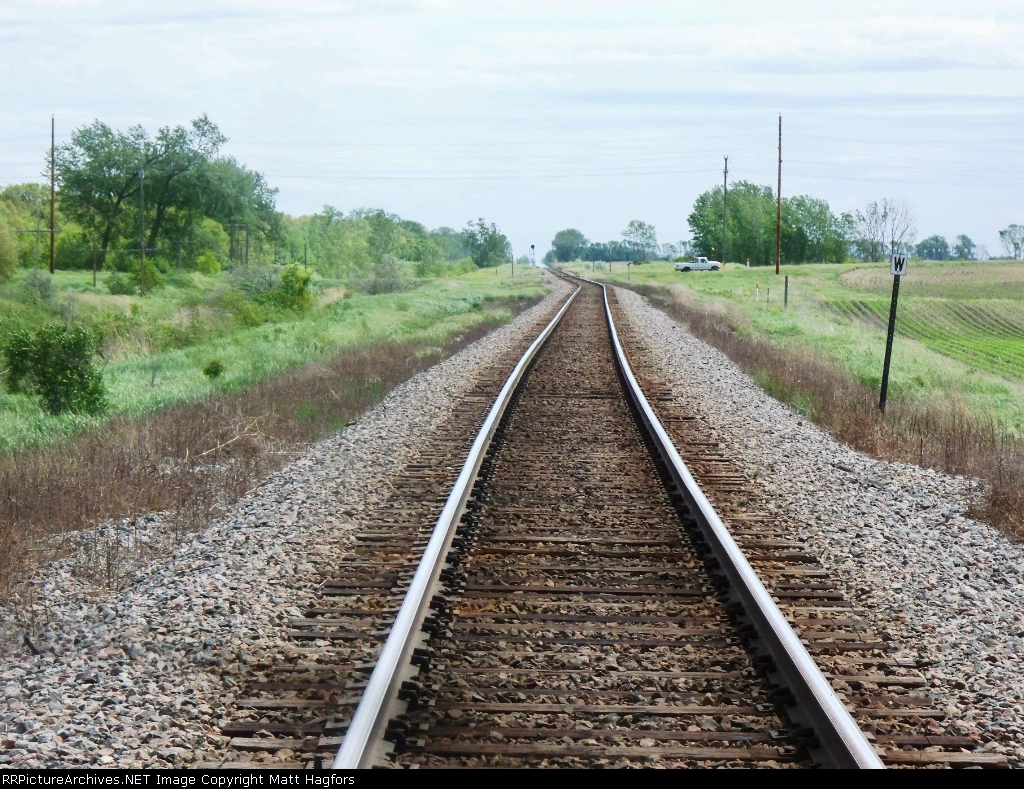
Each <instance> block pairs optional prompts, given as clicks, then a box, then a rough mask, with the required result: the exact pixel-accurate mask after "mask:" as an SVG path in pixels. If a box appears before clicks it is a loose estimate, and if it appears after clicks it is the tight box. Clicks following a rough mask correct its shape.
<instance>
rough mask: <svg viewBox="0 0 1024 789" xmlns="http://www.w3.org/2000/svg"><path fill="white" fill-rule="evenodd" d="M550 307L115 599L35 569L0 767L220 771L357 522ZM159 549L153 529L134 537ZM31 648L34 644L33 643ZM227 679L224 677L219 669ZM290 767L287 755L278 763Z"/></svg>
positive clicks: (405, 397)
mask: <svg viewBox="0 0 1024 789" xmlns="http://www.w3.org/2000/svg"><path fill="white" fill-rule="evenodd" d="M552 284H554V286H555V289H554V292H553V293H552V295H550V296H549V297H548V298H547V299H545V300H544V301H543V302H541V303H540V304H538V305H537V306H536V307H534V308H532V309H530V310H527V311H526V312H524V313H522V314H521V315H520V316H519V317H518V318H517V319H516V320H515V321H514V322H513V323H511V324H508V325H507V326H504V327H502V328H500V329H497V330H495V331H494V332H492V333H491V334H489V335H487V336H486V337H485V338H483V339H482V340H480V341H478V342H477V343H474V344H473V345H471V346H470V347H468V348H466V349H464V350H463V351H461V352H460V353H458V354H457V355H455V356H453V357H451V358H450V359H448V360H446V361H444V362H442V363H440V364H438V365H436V366H434V367H432V368H430V369H429V370H427V371H425V372H423V373H421V374H419V375H417V376H415V377H414V378H412V379H410V380H409V381H408V382H406V383H405V384H402V385H400V386H399V387H397V388H396V389H395V390H393V391H392V392H391V394H389V395H388V396H387V397H386V398H385V399H384V400H383V402H381V403H380V404H379V405H378V406H376V407H375V408H373V409H372V410H370V411H369V412H367V413H366V414H364V415H363V416H362V417H360V419H359V421H358V422H357V423H355V424H353V425H351V426H350V427H348V428H347V429H346V430H345V431H344V432H342V433H339V434H337V435H336V436H334V437H332V438H330V439H328V440H326V441H323V442H321V443H319V444H317V445H316V446H315V447H313V448H312V449H311V450H310V451H308V452H306V453H305V454H303V455H302V456H301V457H299V458H296V459H295V460H294V461H293V462H291V463H290V464H288V465H287V466H286V467H284V468H283V469H281V470H280V471H278V472H276V473H275V474H273V475H272V476H270V477H269V478H267V479H266V480H265V481H264V482H263V483H262V484H261V485H260V486H259V487H258V488H257V489H255V490H253V491H252V492H251V493H249V494H248V495H246V496H245V497H244V498H243V499H242V500H240V501H239V502H238V503H237V504H236V505H234V506H233V507H232V508H231V510H230V511H229V512H228V513H227V514H226V515H225V516H224V517H223V518H221V519H219V520H218V521H217V522H216V523H215V524H214V525H213V526H211V527H210V528H208V529H206V530H205V531H203V532H202V533H200V534H198V535H197V536H196V537H195V538H194V539H192V540H191V541H189V542H187V543H185V544H183V545H182V546H181V547H180V548H179V549H178V550H177V551H175V552H174V553H173V554H172V555H169V556H167V558H166V560H165V561H157V562H153V563H152V564H151V565H149V566H146V567H144V568H141V569H139V570H138V571H137V572H136V574H135V577H134V578H133V579H132V581H131V583H130V584H129V585H128V587H127V588H125V589H124V590H123V591H120V592H116V593H106V592H104V591H103V590H102V589H99V588H97V587H95V586H93V585H91V584H89V583H88V582H86V581H84V580H83V579H82V578H81V577H80V576H79V575H77V574H75V573H74V572H73V571H72V564H71V562H65V563H61V562H57V563H54V564H52V565H49V566H48V567H46V568H44V569H43V570H41V571H40V572H39V573H38V574H37V576H36V578H35V580H34V583H33V585H32V586H33V588H34V589H35V593H34V596H33V599H32V600H31V601H30V603H29V606H28V609H27V610H26V611H22V612H20V613H19V615H18V617H17V618H16V617H15V615H14V612H12V611H7V612H5V613H4V619H5V621H6V622H8V623H15V622H18V621H21V622H24V621H27V622H28V623H29V624H30V626H31V627H30V629H29V630H28V632H27V633H26V631H25V629H24V628H17V629H12V630H10V631H8V632H7V633H6V634H5V635H6V638H5V639H4V655H3V657H2V658H0V684H2V686H3V688H4V698H3V702H2V707H0V720H2V722H3V723H4V724H5V733H4V734H3V735H2V738H3V739H2V742H3V747H2V749H0V763H2V764H5V765H9V766H17V767H55V766H79V765H89V764H94V765H110V766H121V767H166V766H176V765H186V764H189V763H192V762H193V761H197V760H198V761H202V760H204V759H206V760H211V759H215V758H216V757H217V756H218V754H220V753H221V751H222V750H223V748H224V746H225V744H226V742H227V739H228V738H226V737H222V736H221V735H220V734H219V733H218V731H217V729H216V728H215V727H216V725H217V724H219V723H220V722H221V721H222V719H223V718H224V715H225V710H226V709H227V707H228V706H229V705H232V704H233V703H234V701H235V699H236V698H237V696H238V694H239V693H240V688H241V687H242V686H243V684H244V683H245V682H246V677H247V673H248V669H247V666H255V665H257V664H259V663H260V661H261V660H267V659H268V658H269V657H270V656H272V655H275V654H277V653H279V652H280V651H281V649H282V648H284V647H285V646H286V644H285V642H284V637H283V627H282V625H283V623H284V622H285V621H286V620H287V619H288V618H289V617H294V616H301V615H302V610H301V607H302V605H304V604H305V603H306V602H307V601H308V598H309V597H311V596H312V595H313V593H314V592H315V590H316V589H317V587H318V586H319V584H320V582H321V581H322V579H323V577H324V573H328V572H330V568H331V566H332V564H333V562H334V561H335V560H336V559H337V558H338V557H339V556H341V555H342V554H344V553H345V552H346V550H347V548H348V546H349V545H350V539H351V533H352V530H353V529H354V528H355V527H356V524H357V522H358V519H359V517H360V513H363V512H364V511H367V510H368V509H371V508H372V507H373V506H374V505H375V504H376V503H378V502H380V501H382V500H383V499H385V498H386V497H387V495H388V494H389V492H390V489H391V488H390V483H391V480H392V479H393V478H394V475H395V474H396V473H397V472H398V471H399V470H400V469H401V468H402V467H403V466H404V465H405V464H406V463H407V462H408V461H409V459H410V458H412V457H413V456H414V455H415V454H416V452H417V449H418V447H419V446H420V445H421V443H422V442H423V440H424V439H425V438H426V437H428V436H430V435H432V434H434V433H436V432H437V431H438V430H440V429H442V427H443V425H444V423H445V420H446V419H447V418H448V417H449V415H450V414H451V413H452V411H453V409H454V407H455V404H456V403H458V402H459V400H460V398H462V397H464V396H465V395H466V393H467V392H468V391H469V390H470V389H471V388H472V386H473V384H474V382H475V380H476V378H477V376H478V374H479V371H480V370H482V369H484V368H485V367H487V366H488V365H490V364H493V363H494V362H495V360H497V359H499V358H501V357H502V355H503V354H506V353H508V350H509V348H510V347H515V346H518V345H521V344H522V343H523V342H526V343H527V344H528V342H529V340H530V339H532V337H533V334H534V333H535V330H534V324H535V322H536V320H537V318H538V317H539V316H542V315H546V314H548V313H550V312H551V310H552V309H553V307H554V305H555V304H556V303H557V302H558V301H560V300H562V299H564V295H565V293H566V291H567V288H568V286H566V285H565V284H563V283H558V282H554V281H553V283H552ZM131 528H132V529H134V534H133V539H138V540H145V539H151V538H153V537H154V535H157V534H159V533H160V532H161V531H162V530H163V529H164V528H165V525H164V524H163V523H162V522H161V518H160V516H159V515H154V516H151V517H149V518H146V519H145V520H144V521H139V522H136V523H135V524H133V525H132V527H131ZM26 635H27V636H28V637H27V639H26V638H25V636H26ZM229 666H230V670H227V671H226V670H225V669H226V668H227V667H229ZM278 756H279V757H282V758H283V757H285V756H287V754H278Z"/></svg>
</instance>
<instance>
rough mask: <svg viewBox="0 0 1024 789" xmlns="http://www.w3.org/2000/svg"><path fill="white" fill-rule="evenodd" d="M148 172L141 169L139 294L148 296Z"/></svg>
mask: <svg viewBox="0 0 1024 789" xmlns="http://www.w3.org/2000/svg"><path fill="white" fill-rule="evenodd" d="M145 178H146V171H145V170H144V169H143V168H141V167H140V168H139V293H141V294H142V295H146V213H145V209H146V202H145V199H144V195H143V193H142V186H143V182H144V181H145Z"/></svg>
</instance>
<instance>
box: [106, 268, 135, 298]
mask: <svg viewBox="0 0 1024 789" xmlns="http://www.w3.org/2000/svg"><path fill="white" fill-rule="evenodd" d="M107 290H109V291H110V295H111V296H134V295H135V294H136V293H138V292H139V289H138V287H137V286H136V285H135V282H134V281H132V278H131V277H130V276H125V275H124V274H121V273H119V272H117V271H115V272H114V273H113V274H111V275H110V276H109V277H107Z"/></svg>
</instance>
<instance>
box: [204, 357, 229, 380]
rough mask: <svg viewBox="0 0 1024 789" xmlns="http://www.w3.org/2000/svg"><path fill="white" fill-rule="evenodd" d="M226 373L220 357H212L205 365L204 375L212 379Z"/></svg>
mask: <svg viewBox="0 0 1024 789" xmlns="http://www.w3.org/2000/svg"><path fill="white" fill-rule="evenodd" d="M223 374H224V363H223V362H222V361H221V360H220V359H211V360H210V361H208V362H207V363H206V364H205V365H204V366H203V375H205V376H206V377H207V378H210V379H217V378H220V377H221V376H222V375H223Z"/></svg>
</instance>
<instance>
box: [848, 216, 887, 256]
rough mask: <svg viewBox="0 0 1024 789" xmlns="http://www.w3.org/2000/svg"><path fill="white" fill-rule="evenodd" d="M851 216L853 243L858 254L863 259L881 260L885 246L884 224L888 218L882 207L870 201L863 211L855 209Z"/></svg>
mask: <svg viewBox="0 0 1024 789" xmlns="http://www.w3.org/2000/svg"><path fill="white" fill-rule="evenodd" d="M853 217H854V232H855V234H856V242H855V244H856V246H857V251H858V252H859V253H860V256H861V257H862V258H864V259H865V260H881V259H882V252H883V250H884V248H885V226H886V222H887V220H888V217H887V216H886V213H885V209H884V207H883V206H880V205H879V204H878V203H877V202H875V201H872V202H870V203H868V204H867V206H866V207H865V209H864V210H863V211H856V212H855V213H854V215H853Z"/></svg>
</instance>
